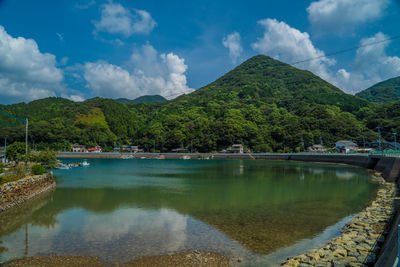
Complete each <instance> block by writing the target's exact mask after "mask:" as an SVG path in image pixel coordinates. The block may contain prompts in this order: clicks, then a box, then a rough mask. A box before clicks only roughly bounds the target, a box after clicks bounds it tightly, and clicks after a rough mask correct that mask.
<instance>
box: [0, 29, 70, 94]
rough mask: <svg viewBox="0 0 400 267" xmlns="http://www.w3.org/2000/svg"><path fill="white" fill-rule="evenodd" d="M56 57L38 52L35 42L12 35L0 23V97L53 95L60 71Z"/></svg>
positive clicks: (59, 80)
mask: <svg viewBox="0 0 400 267" xmlns="http://www.w3.org/2000/svg"><path fill="white" fill-rule="evenodd" d="M56 64H57V62H56V57H55V56H54V55H52V54H48V53H41V52H40V51H39V47H38V45H37V43H36V42H35V41H34V40H32V39H25V38H23V37H18V38H13V37H12V36H10V35H9V34H8V33H7V32H6V31H5V29H4V27H2V26H0V98H1V99H2V100H3V101H2V102H10V101H13V102H15V101H30V100H34V99H38V98H43V97H48V96H55V95H56V93H55V91H56V90H61V89H62V88H61V85H60V82H61V81H62V80H63V72H62V71H61V70H60V69H58V68H57V67H56Z"/></svg>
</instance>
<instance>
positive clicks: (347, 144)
mask: <svg viewBox="0 0 400 267" xmlns="http://www.w3.org/2000/svg"><path fill="white" fill-rule="evenodd" d="M357 148H358V146H357V144H356V143H353V142H352V141H347V140H339V141H337V142H336V151H338V152H344V153H348V152H350V151H353V150H356V149H357Z"/></svg>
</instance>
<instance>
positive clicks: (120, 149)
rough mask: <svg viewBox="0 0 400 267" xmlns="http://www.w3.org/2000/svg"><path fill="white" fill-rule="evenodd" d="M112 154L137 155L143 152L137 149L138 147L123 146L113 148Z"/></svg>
mask: <svg viewBox="0 0 400 267" xmlns="http://www.w3.org/2000/svg"><path fill="white" fill-rule="evenodd" d="M114 152H129V153H139V152H143V149H139V147H138V146H134V145H123V146H121V147H114Z"/></svg>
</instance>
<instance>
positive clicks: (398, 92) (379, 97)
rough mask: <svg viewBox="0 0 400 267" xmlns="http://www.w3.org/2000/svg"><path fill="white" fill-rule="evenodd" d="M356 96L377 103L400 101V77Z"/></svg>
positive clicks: (376, 85) (374, 86) (378, 84)
mask: <svg viewBox="0 0 400 267" xmlns="http://www.w3.org/2000/svg"><path fill="white" fill-rule="evenodd" d="M356 96H359V97H361V98H364V99H365V100H368V101H370V102H377V103H389V102H397V101H400V76H399V77H395V78H392V79H389V80H386V81H383V82H380V83H377V84H375V85H373V86H371V87H370V88H368V89H365V90H364V91H361V92H359V93H357V94H356Z"/></svg>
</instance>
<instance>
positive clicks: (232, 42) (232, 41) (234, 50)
mask: <svg viewBox="0 0 400 267" xmlns="http://www.w3.org/2000/svg"><path fill="white" fill-rule="evenodd" d="M222 44H223V45H224V47H226V48H228V49H229V56H230V58H231V60H232V63H233V64H236V63H237V61H238V59H239V58H240V55H241V54H242V52H243V48H242V45H241V38H240V34H239V33H238V32H234V33H231V34H229V35H228V36H226V37H224V39H223V40H222Z"/></svg>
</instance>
